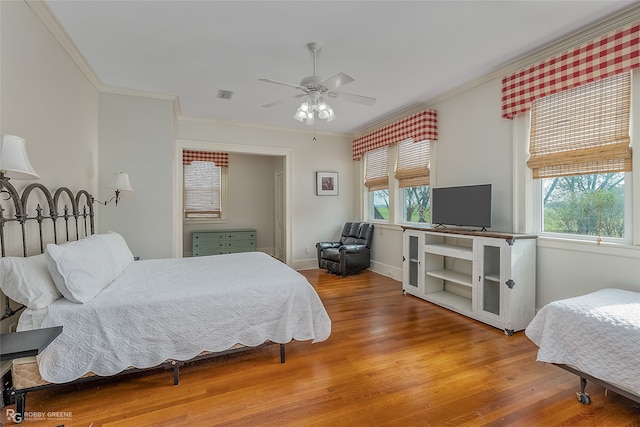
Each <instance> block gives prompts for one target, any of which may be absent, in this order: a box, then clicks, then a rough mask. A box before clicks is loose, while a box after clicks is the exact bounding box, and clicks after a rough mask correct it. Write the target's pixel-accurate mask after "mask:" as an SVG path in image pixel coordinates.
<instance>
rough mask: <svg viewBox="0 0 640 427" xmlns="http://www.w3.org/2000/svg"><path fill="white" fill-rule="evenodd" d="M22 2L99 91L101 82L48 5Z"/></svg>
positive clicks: (28, 0)
mask: <svg viewBox="0 0 640 427" xmlns="http://www.w3.org/2000/svg"><path fill="white" fill-rule="evenodd" d="M24 2H25V3H26V4H27V5H28V6H29V7H30V8H31V10H32V11H33V13H35V15H36V16H37V17H38V18H39V19H40V21H41V22H42V23H43V24H44V26H45V27H47V29H48V30H49V31H50V32H51V34H53V37H54V38H55V39H56V40H57V41H58V43H60V45H61V46H62V48H63V49H64V50H65V52H67V54H68V55H69V56H70V57H71V59H72V60H73V62H75V63H76V65H77V66H78V68H80V71H82V72H83V73H84V75H85V76H86V77H87V79H88V80H89V82H91V84H92V85H93V87H94V88H95V89H96V90H97V91H100V90H102V82H101V81H100V79H99V78H98V76H97V75H96V73H95V72H94V71H93V69H92V68H91V66H89V63H88V62H87V60H86V58H85V57H84V56H83V55H82V54H81V53H80V50H79V49H78V47H77V46H76V45H75V43H74V42H73V41H72V40H71V38H70V37H69V34H67V32H66V31H65V30H64V28H63V27H62V24H60V21H58V18H56V17H55V16H54V14H53V13H52V12H51V9H49V6H47V4H46V3H45V2H44V1H42V0H24Z"/></svg>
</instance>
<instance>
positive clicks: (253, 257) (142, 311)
mask: <svg viewBox="0 0 640 427" xmlns="http://www.w3.org/2000/svg"><path fill="white" fill-rule="evenodd" d="M26 318H29V316H28V315H27V316H26ZM56 325H63V326H64V329H63V333H62V334H61V335H60V336H59V337H58V338H57V339H56V340H55V341H54V342H53V343H52V344H51V345H49V347H47V348H46V349H45V351H43V353H42V354H41V355H39V356H38V364H39V368H40V374H41V375H42V377H43V378H44V379H45V380H47V381H49V382H52V383H62V382H68V381H72V380H74V379H77V378H79V377H81V376H82V375H84V374H86V373H87V372H93V373H95V374H98V375H105V376H106V375H113V374H116V373H118V372H121V371H123V370H124V369H126V368H128V367H130V366H134V367H137V368H147V367H152V366H156V365H158V364H160V363H162V362H163V361H165V360H167V359H177V360H188V359H191V358H193V357H194V356H196V355H198V354H199V353H200V352H202V351H205V350H206V351H212V352H216V351H223V350H227V349H229V348H231V347H232V346H234V345H235V344H237V343H239V344H243V345H246V346H257V345H259V344H262V343H264V342H265V341H268V340H270V341H273V342H276V343H287V342H289V341H291V340H292V339H295V340H313V342H319V341H323V340H325V339H327V338H328V337H329V335H330V333H331V321H330V319H329V316H328V315H327V313H326V311H325V308H324V306H323V305H322V302H321V301H320V298H319V297H318V295H317V293H316V292H315V290H314V289H313V287H312V286H311V285H310V284H309V282H308V281H307V280H306V278H305V277H304V276H302V275H301V274H299V273H298V272H296V271H295V270H293V269H291V268H289V267H288V266H286V265H285V264H282V263H281V262H279V261H277V260H274V259H273V258H271V257H270V256H268V255H266V254H263V253H260V252H250V253H241V254H229V255H215V256H207V257H194V258H176V259H164V260H143V261H136V262H134V263H132V264H131V265H130V266H129V267H127V269H126V270H125V271H124V272H123V274H122V275H121V276H120V277H119V278H117V279H116V280H115V281H114V282H112V283H111V284H110V285H109V286H108V287H107V288H105V289H104V290H103V291H102V292H101V293H100V294H99V295H98V296H97V297H96V298H95V299H93V300H92V301H90V302H88V303H86V304H77V303H74V302H70V301H68V300H66V299H64V298H61V299H59V300H57V301H56V302H54V303H53V304H51V305H50V306H49V307H48V310H47V312H46V314H45V315H44V317H43V319H42V325H41V326H42V327H48V326H56Z"/></svg>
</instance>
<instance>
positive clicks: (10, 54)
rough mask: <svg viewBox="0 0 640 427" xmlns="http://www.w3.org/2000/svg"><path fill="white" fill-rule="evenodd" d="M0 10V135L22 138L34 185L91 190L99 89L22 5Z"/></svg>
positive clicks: (11, 4)
mask: <svg viewBox="0 0 640 427" xmlns="http://www.w3.org/2000/svg"><path fill="white" fill-rule="evenodd" d="M0 7H1V8H2V13H1V17H2V18H1V19H2V21H1V25H0V27H1V37H0V40H1V48H0V54H1V55H2V56H1V63H0V66H1V70H0V76H1V95H0V99H1V103H2V106H1V108H0V111H1V112H2V115H1V119H0V125H1V129H0V130H1V132H2V133H3V134H15V135H18V136H21V137H23V138H25V139H26V140H27V152H28V155H29V159H30V161H31V164H32V166H33V168H34V169H35V170H36V172H37V173H38V174H39V175H40V180H39V181H38V182H40V183H42V184H43V185H45V186H47V187H50V188H58V187H61V186H67V187H70V188H71V190H73V191H76V190H79V189H87V190H89V191H90V192H95V189H96V188H97V170H98V91H97V90H96V89H95V88H94V87H93V86H92V84H91V83H90V82H89V81H88V80H87V79H86V77H85V76H84V74H83V73H82V72H81V71H80V70H79V69H78V67H77V66H76V65H75V63H74V62H73V61H72V60H71V58H70V57H69V56H68V55H67V54H66V52H65V51H64V50H63V49H62V47H61V46H60V44H59V43H58V42H57V41H56V39H55V38H54V37H53V36H52V34H51V33H50V32H49V30H47V28H46V27H45V26H44V25H43V24H42V23H41V22H40V20H39V19H38V18H37V17H36V16H35V15H34V13H33V11H32V10H31V9H30V8H29V6H28V5H27V4H26V3H24V2H21V1H16V2H5V1H3V2H0ZM29 183H30V181H17V180H14V181H13V184H14V186H16V187H20V188H22V187H24V186H26V185H28V184H29Z"/></svg>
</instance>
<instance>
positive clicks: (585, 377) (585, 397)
mask: <svg viewBox="0 0 640 427" xmlns="http://www.w3.org/2000/svg"><path fill="white" fill-rule="evenodd" d="M553 365H554V366H557V367H559V368H562V369H564V370H565V371H568V372H571V373H572V374H575V375H577V376H578V377H580V391H578V392H576V398H577V399H578V402H580V403H582V404H583V405H588V404H590V403H591V396H589V393H587V392H586V388H587V381H591V382H592V383H594V384H598V385H600V386H602V387H604V388H605V389H606V390H611V391H612V392H614V393H616V394H619V395H620V396H624V397H626V398H627V399H630V400H633V401H634V402H637V403H640V396H638V395H635V394H633V393H631V392H629V391H626V390H624V389H621V388H620V387H616V386H614V385H613V384H610V383H608V382H606V381H604V380H601V379H599V378H596V377H594V376H592V375H589V374H587V373H585V372H582V371H579V370H577V369H575V368H573V367H571V366H569V365H563V364H556V363H554V364H553Z"/></svg>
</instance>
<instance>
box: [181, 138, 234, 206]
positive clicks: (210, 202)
mask: <svg viewBox="0 0 640 427" xmlns="http://www.w3.org/2000/svg"><path fill="white" fill-rule="evenodd" d="M182 163H183V182H184V191H183V194H184V217H185V218H186V219H221V218H223V206H222V205H223V199H224V197H223V189H224V186H223V181H224V179H223V177H224V174H225V171H226V169H227V165H228V154H227V153H213V152H207V151H194V150H184V151H183V157H182ZM221 165H224V166H221Z"/></svg>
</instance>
